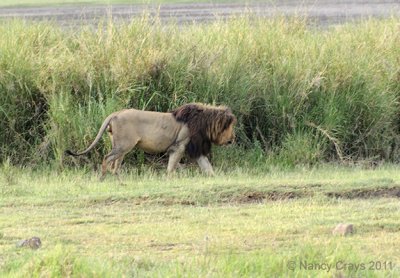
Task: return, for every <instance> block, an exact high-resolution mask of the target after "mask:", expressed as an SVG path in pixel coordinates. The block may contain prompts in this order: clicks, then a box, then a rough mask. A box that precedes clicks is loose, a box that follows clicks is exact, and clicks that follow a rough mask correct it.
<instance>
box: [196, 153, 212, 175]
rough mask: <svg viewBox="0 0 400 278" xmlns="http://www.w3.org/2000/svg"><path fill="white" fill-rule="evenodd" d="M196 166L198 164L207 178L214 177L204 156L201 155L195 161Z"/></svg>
mask: <svg viewBox="0 0 400 278" xmlns="http://www.w3.org/2000/svg"><path fill="white" fill-rule="evenodd" d="M197 164H199V166H200V169H201V170H202V171H203V172H204V173H206V174H207V175H209V176H214V170H213V168H212V166H211V163H210V161H208V158H207V157H206V156H204V155H201V156H200V157H199V158H198V159H197Z"/></svg>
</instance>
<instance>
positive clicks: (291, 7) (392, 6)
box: [0, 0, 400, 26]
mask: <svg viewBox="0 0 400 278" xmlns="http://www.w3.org/2000/svg"><path fill="white" fill-rule="evenodd" d="M271 2H273V1H265V2H259V3H252V4H240V3H225V4H207V3H202V4H166V5H161V6H156V5H113V6H104V5H68V6H61V7H34V8H32V7H19V8H0V19H10V18H15V17H20V18H21V17H22V18H25V19H29V20H56V21H57V22H59V23H60V24H62V25H66V26H70V25H72V26H74V25H80V24H82V22H85V23H89V24H95V23H96V22H97V21H98V20H99V19H100V18H105V17H107V16H109V15H112V17H113V19H114V20H115V21H118V20H129V19H131V18H133V17H137V16H141V15H142V14H143V13H144V12H147V13H149V14H151V15H157V14H159V16H160V18H161V19H162V20H163V21H169V20H173V21H176V22H178V23H188V22H208V21H212V20H215V19H217V18H228V17H230V16H234V15H240V14H243V13H246V12H249V11H250V12H252V14H254V15H257V16H263V17H270V16H274V15H286V16H290V15H307V16H308V17H309V18H310V19H313V20H316V21H317V22H318V24H320V25H330V24H338V23H343V22H346V21H349V20H354V19H356V20H357V19H361V18H366V17H389V16H391V15H394V16H396V17H399V16H400V1H399V0H366V1H365V0H364V1H362V0H347V1H346V0H299V1H295V0H279V1H276V2H277V3H276V4H272V3H271Z"/></svg>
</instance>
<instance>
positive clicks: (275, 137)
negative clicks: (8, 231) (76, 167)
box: [0, 16, 400, 165]
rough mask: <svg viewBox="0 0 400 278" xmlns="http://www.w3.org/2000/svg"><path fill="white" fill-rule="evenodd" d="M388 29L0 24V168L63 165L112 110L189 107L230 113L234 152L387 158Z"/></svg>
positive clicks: (395, 68)
mask: <svg viewBox="0 0 400 278" xmlns="http://www.w3.org/2000/svg"><path fill="white" fill-rule="evenodd" d="M399 24H400V22H399V19H398V18H392V19H387V20H373V19H371V20H367V21H362V22H359V23H357V24H346V25H343V26H337V27H332V28H330V29H328V30H317V29H314V28H310V27H308V26H307V22H306V21H305V20H303V19H284V18H274V19H258V20H254V19H249V18H247V17H245V18H237V19H233V20H229V21H226V22H225V21H218V22H215V23H211V24H206V25H189V26H178V25H174V24H170V25H167V26H166V25H163V24H161V23H159V22H158V21H157V19H151V18H148V17H146V16H144V17H142V18H140V19H135V20H133V21H132V22H131V23H129V24H120V25H118V26H116V25H114V24H113V23H112V22H111V21H104V22H103V23H102V24H100V25H99V26H97V27H96V28H92V27H81V28H80V29H79V30H76V29H74V30H69V31H68V30H61V29H60V28H58V27H56V26H55V25H53V24H49V23H31V22H30V23H27V22H23V21H7V22H2V24H1V25H0V34H1V39H0V144H1V147H0V159H1V160H4V159H8V158H9V159H11V161H12V162H13V163H20V164H26V163H40V162H41V161H54V162H56V163H58V164H60V165H63V164H64V163H65V162H68V163H71V160H69V159H65V158H64V157H63V150H64V149H65V148H67V147H68V148H73V149H82V148H84V147H85V146H87V145H88V144H89V142H91V140H92V139H93V138H94V136H95V134H96V132H97V130H98V128H99V126H100V124H101V122H102V121H103V119H104V118H105V117H106V115H107V114H109V113H110V112H112V111H115V110H118V109H122V108H128V107H133V108H138V109H148V110H157V111H167V110H170V109H172V108H174V107H176V106H178V105H181V104H183V103H187V102H191V101H200V102H208V103H217V104H219V103H223V104H226V105H228V106H230V107H232V109H233V111H234V113H235V114H236V115H237V116H238V119H239V123H238V131H237V133H238V143H239V145H240V147H241V148H248V149H252V150H253V153H254V152H255V153H256V155H251V157H259V156H258V154H260V155H261V160H263V161H265V158H266V157H271V160H270V161H275V162H278V163H283V164H285V165H294V164H298V163H301V164H309V163H316V162H320V161H326V160H342V161H344V160H358V159H370V160H373V161H375V160H382V159H385V160H392V161H393V160H397V156H398V153H399V152H398V141H399V140H398V138H399V134H400V133H399V127H400V125H399V120H398V114H399V112H400V110H399V107H398V97H399V94H400V67H399V62H400V47H399V45H400V33H399V32H398V28H399V27H398V26H399ZM106 148H108V146H107V141H105V143H102V144H100V147H99V148H98V149H97V151H96V152H94V154H93V155H92V158H95V159H96V160H97V159H99V158H100V156H101V155H102V154H103V153H104V152H105V151H106ZM238 154H241V152H240V151H238ZM132 159H134V158H132V157H131V160H132Z"/></svg>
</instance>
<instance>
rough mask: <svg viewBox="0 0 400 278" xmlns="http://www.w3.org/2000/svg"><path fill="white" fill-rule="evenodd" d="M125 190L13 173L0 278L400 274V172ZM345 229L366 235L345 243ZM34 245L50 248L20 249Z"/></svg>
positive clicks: (144, 181) (260, 177) (316, 171)
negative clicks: (25, 243) (337, 231)
mask: <svg viewBox="0 0 400 278" xmlns="http://www.w3.org/2000/svg"><path fill="white" fill-rule="evenodd" d="M125 170H126V169H125ZM121 179H122V180H123V182H124V184H121V183H119V182H118V181H117V180H116V179H115V178H114V177H109V178H108V179H106V181H105V182H104V183H99V182H98V181H97V176H96V175H95V174H94V173H93V172H92V171H90V170H87V171H84V170H80V171H71V170H69V171H64V172H59V173H56V172H54V171H43V172H42V171H39V172H35V171H32V170H26V169H25V170H20V169H17V168H14V167H12V166H10V165H8V164H6V163H5V164H3V166H2V168H1V173H0V192H1V194H0V276H2V277H26V276H29V275H32V276H34V277H39V276H40V277H68V276H70V277H123V276H127V277H131V276H135V277H136V276H139V277H273V276H281V275H283V276H290V277H315V276H317V275H318V276H319V277H332V276H335V275H336V277H344V276H345V277H398V276H399V275H400V268H399V266H400V256H399V252H398V248H399V246H398V242H400V233H399V232H400V213H399V211H400V205H399V201H398V196H399V192H400V186H399V182H400V171H399V167H398V166H385V167H381V168H377V169H374V170H368V169H361V168H357V167H354V168H342V167H336V166H332V165H331V166H323V167H319V168H313V169H301V168H298V169H295V170H292V171H282V170H277V171H272V170H271V171H269V172H264V173H262V172H260V173H258V174H249V173H246V172H244V171H243V170H241V169H240V168H237V169H234V170H233V171H232V173H228V172H227V173H224V172H219V173H218V175H217V176H216V177H214V178H207V177H203V176H200V175H199V174H198V173H197V172H196V171H192V170H187V169H185V170H182V171H180V172H179V173H178V174H177V176H176V177H173V178H169V179H167V178H166V177H165V176H164V175H163V172H156V171H150V170H146V171H144V173H142V174H140V175H138V174H137V173H136V172H135V171H131V172H123V174H122V177H121ZM342 222H343V223H352V224H354V225H355V229H356V232H355V234H354V235H351V236H347V237H341V236H333V235H332V234H331V231H332V229H333V228H334V227H335V226H336V225H337V224H338V223H342ZM32 236H38V237H40V238H41V240H42V247H41V248H40V249H38V250H36V251H32V250H30V249H26V248H25V249H24V248H22V249H20V248H17V247H16V246H15V244H16V243H17V242H18V241H19V240H21V239H26V238H29V237H32ZM341 275H342V276H341Z"/></svg>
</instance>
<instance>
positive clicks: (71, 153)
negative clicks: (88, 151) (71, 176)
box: [64, 150, 79, 156]
mask: <svg viewBox="0 0 400 278" xmlns="http://www.w3.org/2000/svg"><path fill="white" fill-rule="evenodd" d="M64 153H65V154H67V155H72V156H79V154H77V153H74V152H72V151H70V150H65V152H64Z"/></svg>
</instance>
